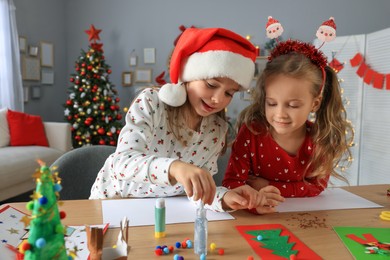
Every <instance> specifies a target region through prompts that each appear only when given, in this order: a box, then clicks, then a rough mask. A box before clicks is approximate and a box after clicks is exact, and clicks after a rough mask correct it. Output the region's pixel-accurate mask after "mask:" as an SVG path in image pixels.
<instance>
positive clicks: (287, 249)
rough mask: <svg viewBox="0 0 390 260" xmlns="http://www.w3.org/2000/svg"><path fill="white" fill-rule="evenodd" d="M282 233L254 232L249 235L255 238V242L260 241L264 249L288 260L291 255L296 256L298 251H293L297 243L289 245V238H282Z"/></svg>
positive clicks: (273, 231)
mask: <svg viewBox="0 0 390 260" xmlns="http://www.w3.org/2000/svg"><path fill="white" fill-rule="evenodd" d="M281 232H282V230H281V229H271V230H254V231H248V232H247V233H248V234H250V235H252V236H254V238H253V240H255V241H258V242H259V244H260V246H261V247H262V248H267V249H270V250H272V251H273V254H275V255H278V256H281V257H285V258H287V259H288V258H289V257H290V256H291V255H296V254H297V253H298V251H297V250H292V248H293V246H294V245H295V243H294V242H293V243H289V242H288V240H289V237H288V236H281V235H280V233H281ZM259 238H261V239H259Z"/></svg>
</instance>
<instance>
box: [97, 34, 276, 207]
mask: <svg viewBox="0 0 390 260" xmlns="http://www.w3.org/2000/svg"><path fill="white" fill-rule="evenodd" d="M255 59H256V48H255V47H254V46H253V45H252V44H251V43H250V42H249V41H247V40H246V39H245V38H243V37H241V36H239V35H237V34H235V33H234V32H231V31H229V30H226V29H223V28H207V29H199V28H189V29H186V30H185V31H184V32H183V34H182V35H181V36H180V38H179V40H178V42H177V44H176V46H175V49H174V51H173V53H172V57H171V61H170V77H171V81H172V83H171V84H165V85H164V86H162V88H161V89H159V90H156V89H153V88H148V89H145V90H143V91H142V93H141V94H140V95H139V96H138V97H136V98H135V100H134V102H133V103H132V105H131V106H130V108H129V111H128V113H127V115H126V125H125V127H124V128H123V129H122V131H121V133H120V136H119V140H118V146H117V148H116V151H115V153H113V154H112V155H110V156H109V158H108V159H107V160H106V163H105V165H104V166H103V168H102V169H101V170H100V172H99V173H98V176H97V178H96V181H95V183H94V184H93V186H92V189H91V196H90V199H105V198H116V197H166V196H174V195H179V194H182V193H183V192H186V193H187V195H188V196H189V197H192V199H193V200H194V201H198V200H199V199H201V200H202V201H203V202H204V203H205V204H210V205H211V207H210V208H211V209H213V210H215V211H224V210H230V209H243V208H257V210H258V211H261V212H264V213H267V212H273V211H274V209H273V208H272V207H269V206H275V205H277V204H278V203H279V202H280V201H283V198H282V197H281V196H280V194H279V191H278V189H277V188H275V187H272V186H268V187H265V188H264V189H262V190H261V191H257V190H254V189H253V188H251V187H249V186H245V187H238V188H236V189H233V190H229V189H227V188H224V187H216V186H215V183H214V181H213V178H212V175H214V174H216V173H217V171H218V169H217V159H218V156H219V155H220V154H221V153H222V152H223V151H224V150H225V149H226V133H227V129H228V124H227V122H226V119H225V114H224V110H225V108H226V107H227V106H228V105H229V103H230V101H231V100H232V97H233V95H234V94H235V93H236V92H238V91H240V90H242V89H248V88H249V86H250V82H251V80H252V77H253V74H254V61H255Z"/></svg>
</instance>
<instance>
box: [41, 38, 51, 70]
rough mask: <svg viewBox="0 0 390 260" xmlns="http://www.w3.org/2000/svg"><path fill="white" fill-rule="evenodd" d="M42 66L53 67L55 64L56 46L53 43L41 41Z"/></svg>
mask: <svg viewBox="0 0 390 260" xmlns="http://www.w3.org/2000/svg"><path fill="white" fill-rule="evenodd" d="M40 45H41V66H42V67H53V66H54V57H53V56H54V50H53V49H54V47H53V44H52V43H49V42H41V43H40Z"/></svg>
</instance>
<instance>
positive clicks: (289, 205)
mask: <svg viewBox="0 0 390 260" xmlns="http://www.w3.org/2000/svg"><path fill="white" fill-rule="evenodd" d="M381 207H383V206H381V205H379V204H376V203H374V202H371V201H369V200H366V199H364V198H362V197H360V196H357V195H355V194H353V193H350V192H348V191H346V190H343V189H341V188H328V189H326V190H324V191H323V192H322V193H321V194H320V195H319V196H316V197H307V198H286V201H285V202H284V203H282V204H281V205H279V206H277V208H276V209H277V210H278V211H279V212H297V211H316V210H333V209H362V208H381Z"/></svg>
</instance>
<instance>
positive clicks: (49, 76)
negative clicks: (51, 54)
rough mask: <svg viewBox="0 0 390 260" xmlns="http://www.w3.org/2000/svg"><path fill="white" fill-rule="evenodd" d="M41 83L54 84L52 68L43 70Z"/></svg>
mask: <svg viewBox="0 0 390 260" xmlns="http://www.w3.org/2000/svg"><path fill="white" fill-rule="evenodd" d="M41 83H42V84H43V85H53V84H54V72H53V71H51V70H42V71H41Z"/></svg>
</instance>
